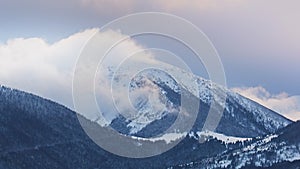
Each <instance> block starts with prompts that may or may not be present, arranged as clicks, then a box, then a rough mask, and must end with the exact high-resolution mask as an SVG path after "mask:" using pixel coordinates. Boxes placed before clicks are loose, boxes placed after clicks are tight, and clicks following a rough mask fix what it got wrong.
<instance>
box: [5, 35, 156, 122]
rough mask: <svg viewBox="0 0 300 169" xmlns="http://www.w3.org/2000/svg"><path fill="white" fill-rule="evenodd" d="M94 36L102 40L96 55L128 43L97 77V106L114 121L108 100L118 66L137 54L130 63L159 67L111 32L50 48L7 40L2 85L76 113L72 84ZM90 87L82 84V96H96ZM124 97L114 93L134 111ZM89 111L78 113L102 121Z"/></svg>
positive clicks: (105, 62) (141, 50) (140, 49)
mask: <svg viewBox="0 0 300 169" xmlns="http://www.w3.org/2000/svg"><path fill="white" fill-rule="evenodd" d="M94 35H96V36H97V38H99V40H100V41H99V42H100V44H97V45H94V46H96V51H89V52H91V53H92V54H96V55H97V52H99V50H100V51H106V50H108V48H106V47H111V46H110V45H111V44H113V43H114V42H115V41H116V40H119V39H125V40H123V41H122V42H120V43H119V44H118V45H117V46H115V47H113V48H112V49H111V51H110V52H109V53H108V54H107V57H106V59H104V60H102V61H103V62H102V63H103V67H102V69H101V68H99V70H98V72H97V76H95V77H96V82H97V83H96V84H98V85H96V96H97V98H98V100H97V101H98V104H99V106H100V108H101V111H102V112H103V115H104V116H105V118H106V120H107V121H110V120H112V119H113V118H114V117H115V115H116V113H117V112H116V109H115V108H114V107H115V105H114V103H113V102H111V100H110V99H109V98H111V95H112V93H111V90H110V88H111V85H112V84H111V80H112V76H111V73H112V72H115V71H116V70H117V68H118V67H117V66H118V65H119V64H120V63H119V62H120V61H122V60H124V59H125V58H126V57H128V56H131V55H132V54H134V53H135V52H137V51H138V54H135V55H134V57H130V62H133V63H135V62H137V63H136V64H139V63H145V64H151V65H153V64H154V63H156V60H155V58H154V57H153V56H152V54H151V53H150V52H146V51H144V48H143V47H142V46H140V45H138V44H137V43H136V42H135V41H134V40H132V39H130V38H129V37H128V36H126V35H123V34H121V33H119V32H115V31H112V30H109V31H106V32H100V31H99V30H98V29H88V30H85V31H83V32H79V33H76V34H74V35H71V36H69V37H68V38H65V39H62V40H59V41H57V42H55V43H53V44H49V43H47V42H46V41H45V40H43V39H41V38H28V39H24V38H16V39H11V40H8V41H7V42H6V43H5V44H0V60H1V62H0V84H1V85H4V86H8V87H12V88H16V89H19V90H23V91H27V92H30V93H33V94H36V95H39V96H42V97H44V98H49V99H51V100H53V101H56V102H58V103H61V104H63V105H65V106H67V107H69V108H71V109H74V106H73V99H72V81H73V76H74V75H73V73H74V70H75V65H76V61H77V58H78V57H79V55H80V53H81V50H82V49H83V47H84V45H85V44H86V42H87V41H88V40H89V39H90V38H91V37H92V36H94ZM97 42H98V41H97ZM91 61H92V62H87V65H84V66H86V67H87V68H89V67H91V64H93V65H97V64H98V63H94V62H93V60H91ZM111 71H112V72H111ZM90 73H91V72H90ZM92 73H94V72H92ZM127 73H128V72H127ZM132 73H133V72H132ZM91 75H94V74H91ZM87 85H89V86H90V85H91V84H84V83H83V84H80V86H82V87H80V93H83V94H87V93H91V92H92V93H93V94H94V90H93V88H89V87H87ZM92 85H93V84H92ZM140 93H141V94H143V93H144V92H143V91H141V92H140ZM124 94H125V93H124V92H115V95H114V97H115V98H116V102H119V105H121V107H122V109H124V110H126V109H130V108H131V107H128V106H131V105H129V104H127V103H128V102H126V101H124V100H126V98H128V96H127V95H124ZM124 98H125V99H124ZM83 104H84V106H85V107H89V105H90V104H91V103H83ZM89 110H90V112H79V113H84V115H85V116H86V117H87V118H90V119H92V120H95V119H97V118H99V114H98V109H96V110H95V109H94V108H91V109H89Z"/></svg>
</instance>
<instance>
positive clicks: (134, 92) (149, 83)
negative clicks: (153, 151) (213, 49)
mask: <svg viewBox="0 0 300 169" xmlns="http://www.w3.org/2000/svg"><path fill="white" fill-rule="evenodd" d="M164 68H165V69H164V70H165V71H162V70H157V69H146V70H144V71H142V72H141V73H139V74H137V75H135V77H133V78H132V80H131V82H130V86H129V93H130V95H131V96H133V97H131V98H130V101H131V103H132V105H133V107H134V108H135V110H136V112H137V113H135V114H134V116H133V117H132V118H130V119H128V118H125V117H122V118H120V116H116V118H115V119H114V120H112V122H111V125H113V126H115V127H116V128H115V129H117V130H118V131H123V130H124V129H123V128H127V129H125V130H126V131H125V130H124V132H123V133H124V134H129V135H135V136H141V137H145V136H144V135H145V133H146V131H147V132H148V133H149V132H155V133H160V132H162V131H160V130H161V129H160V128H156V129H155V128H154V129H151V130H150V129H149V128H150V127H152V128H153V126H156V127H157V126H160V127H162V126H161V125H165V124H161V125H155V123H159V122H161V121H162V119H166V118H169V117H171V119H170V120H169V121H173V122H174V118H175V119H176V116H177V115H178V113H179V110H180V107H181V105H180V96H181V90H182V89H183V90H186V91H187V92H190V93H191V94H192V95H193V96H194V98H191V99H198V100H199V101H200V102H201V105H200V110H199V114H200V115H201V116H203V117H201V118H200V119H197V120H196V125H195V128H194V130H195V132H198V131H199V132H200V131H201V128H202V126H203V123H204V121H205V118H206V116H207V113H208V109H209V107H210V105H211V102H212V100H215V102H216V103H217V104H219V105H223V104H224V103H223V102H222V101H221V100H222V99H221V97H222V95H224V94H225V95H226V96H227V99H226V103H225V110H224V114H223V117H222V120H221V122H220V125H219V127H218V128H217V130H216V132H217V133H221V134H225V135H228V136H235V137H246V138H249V137H256V136H259V135H264V134H268V133H272V132H275V131H277V130H278V129H280V128H282V127H285V126H287V125H288V124H290V123H291V121H290V120H288V119H286V118H284V117H283V116H281V115H279V114H277V113H275V112H274V111H272V110H270V109H268V108H266V107H264V106H262V105H260V104H258V103H256V102H254V101H251V100H249V99H247V98H245V97H243V96H241V95H239V94H237V93H235V92H233V91H231V90H229V89H227V88H225V87H223V86H220V85H218V84H216V83H214V82H212V81H210V80H206V79H203V78H201V77H198V76H196V75H194V74H192V73H191V72H188V71H186V70H183V69H180V68H177V67H174V66H170V65H167V64H166V65H164ZM122 72H126V70H122ZM112 73H113V72H112V70H110V74H112ZM126 76H127V75H126V73H123V74H122V78H125V79H126V78H129V77H126ZM128 76H129V75H128ZM115 78H116V79H121V78H119V77H115ZM166 121H168V120H165V122H166ZM167 125H168V126H170V125H171V123H170V122H167V123H166V126H164V127H163V128H164V129H166V128H168V126H167ZM238 126H240V127H238ZM239 129H240V131H239ZM155 130H156V131H155ZM127 131H128V132H127ZM159 131H160V132H159ZM247 132H248V133H247ZM141 133H142V134H141Z"/></svg>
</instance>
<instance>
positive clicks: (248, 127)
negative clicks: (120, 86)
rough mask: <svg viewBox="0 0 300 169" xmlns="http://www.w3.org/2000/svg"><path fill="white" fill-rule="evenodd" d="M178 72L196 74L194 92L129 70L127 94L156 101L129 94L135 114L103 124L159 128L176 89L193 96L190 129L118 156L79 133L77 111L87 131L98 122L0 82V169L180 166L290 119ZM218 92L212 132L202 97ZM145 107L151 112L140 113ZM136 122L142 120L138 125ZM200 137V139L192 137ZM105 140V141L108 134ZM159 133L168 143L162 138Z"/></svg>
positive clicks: (132, 129)
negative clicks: (195, 109) (141, 151)
mask: <svg viewBox="0 0 300 169" xmlns="http://www.w3.org/2000/svg"><path fill="white" fill-rule="evenodd" d="M182 78H183V79H181V81H186V82H190V81H191V80H193V81H196V82H197V85H198V87H199V92H200V93H199V94H197V93H195V91H197V90H195V89H193V88H191V86H189V85H188V84H184V86H183V87H181V88H180V87H179V86H178V84H176V82H175V81H174V80H172V77H170V76H169V75H167V74H165V73H162V72H156V71H153V70H151V71H149V72H145V73H144V74H141V76H136V77H135V79H134V80H133V81H132V82H131V88H130V90H131V91H132V93H133V94H134V92H135V91H139V90H141V91H144V90H143V89H145V88H147V89H149V90H151V91H152V92H154V95H153V96H155V97H154V98H155V99H156V100H151V98H150V99H149V98H147V97H143V95H142V96H141V97H135V96H136V95H133V100H135V101H136V102H133V105H134V106H135V107H137V108H138V110H140V111H139V112H142V113H140V114H136V116H134V118H132V119H131V120H128V119H126V118H125V117H122V116H121V115H119V116H116V117H115V118H114V119H113V120H112V121H111V122H110V124H109V125H110V126H111V127H113V128H114V129H116V130H118V131H120V132H121V133H123V134H125V135H129V136H132V137H133V138H139V139H145V140H147V139H148V137H152V136H153V135H157V134H159V133H161V132H162V131H165V130H166V129H167V128H168V127H169V126H170V125H171V124H172V122H174V120H176V117H177V116H178V112H177V111H178V109H179V108H180V107H181V100H180V99H181V97H180V96H181V95H183V94H187V95H188V96H189V97H188V98H189V99H190V100H188V101H189V102H190V103H196V102H200V108H199V114H201V115H198V116H197V119H196V121H195V124H194V125H193V127H192V129H191V131H188V132H186V133H180V132H179V133H174V134H179V135H181V136H182V137H184V139H183V140H182V141H181V142H180V143H179V144H178V145H176V146H175V147H174V148H172V149H171V150H169V151H167V152H165V153H163V154H160V155H158V156H154V157H149V158H142V159H130V158H125V157H120V156H117V155H114V154H111V153H109V152H107V151H105V150H103V149H102V148H100V147H99V146H98V145H96V144H95V143H94V142H93V141H92V140H91V139H90V138H89V137H88V135H87V134H86V133H85V132H84V130H83V129H82V127H81V125H80V123H79V121H78V118H79V119H80V120H81V122H82V121H84V123H85V124H86V125H87V126H89V127H90V128H91V129H92V130H94V131H99V130H101V129H102V128H103V126H102V125H99V121H92V120H90V119H87V118H85V117H84V116H81V115H79V114H76V113H75V112H73V111H71V110H69V109H67V108H66V107H64V106H61V105H59V104H57V103H54V102H52V101H50V100H47V99H43V98H41V97H38V96H35V95H32V94H29V93H25V92H22V91H18V90H15V89H10V88H7V87H3V86H1V88H0V136H1V139H0V169H2V168H5V169H10V168H13V169H15V168H33V169H34V168H51V169H52V168H64V169H67V168H72V169H76V168H168V167H175V168H176V167H180V168H185V164H189V163H191V162H196V161H197V162H201V160H205V159H207V158H212V157H216V156H220V155H223V154H226V152H229V151H233V150H238V149H242V148H244V147H245V146H247V145H251V144H254V141H253V140H255V139H253V138H255V137H256V138H258V137H263V136H264V135H271V134H272V133H276V132H277V131H283V128H284V127H286V126H287V125H288V124H290V123H292V122H291V121H289V120H288V119H286V118H284V117H282V116H281V115H279V114H277V113H276V112H273V111H271V110H269V109H267V108H265V107H263V106H261V105H259V104H258V103H255V102H253V101H251V100H249V99H247V98H244V97H242V96H240V95H238V94H236V93H234V92H231V91H230V90H228V89H225V88H224V87H221V86H219V85H216V84H214V83H213V82H211V81H208V80H205V79H202V78H200V77H197V76H194V75H191V74H186V76H182ZM155 92H158V94H157V93H155ZM220 92H222V93H226V95H227V99H226V104H225V110H224V114H223V116H222V119H221V121H220V123H219V125H218V127H217V129H216V130H215V131H206V130H202V128H203V125H204V122H205V120H206V117H207V115H208V110H209V108H210V103H211V101H212V99H216V98H214V97H212V96H213V95H214V94H218V93H220ZM137 93H138V94H140V92H137ZM138 96H139V95H138ZM217 99H218V98H217ZM158 101H159V102H158ZM153 103H155V104H158V105H160V106H159V108H158V109H156V108H153V107H151V104H153ZM190 106H193V105H190ZM151 110H155V111H154V112H151ZM161 110H162V111H161ZM147 112H148V113H150V115H151V113H152V115H151V116H150V115H149V114H148V115H145V114H147ZM153 115H154V116H153ZM133 119H134V120H135V121H134V120H133ZM136 122H143V125H141V124H138V123H136ZM104 127H105V126H104ZM281 129H282V130H281ZM200 138H204V140H205V141H204V142H203V143H200V142H199V140H200ZM106 139H107V141H108V142H109V141H110V140H109V137H107V138H106ZM149 139H150V141H153V140H151V138H149ZM162 139H164V141H165V142H168V140H167V138H166V137H162ZM168 139H169V140H170V138H168ZM172 139H174V138H171V140H172ZM175 139H176V138H175ZM120 148H122V147H120ZM205 164H206V163H205ZM207 165H210V164H209V163H207Z"/></svg>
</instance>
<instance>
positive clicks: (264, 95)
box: [233, 86, 300, 121]
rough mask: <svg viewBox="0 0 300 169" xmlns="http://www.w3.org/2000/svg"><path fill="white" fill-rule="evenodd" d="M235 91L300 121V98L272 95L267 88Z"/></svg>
mask: <svg viewBox="0 0 300 169" xmlns="http://www.w3.org/2000/svg"><path fill="white" fill-rule="evenodd" d="M233 91H235V92H237V93H239V94H241V95H243V96H245V97H248V98H249V99H251V100H254V101H256V102H258V103H260V104H262V105H264V106H266V107H268V108H270V109H272V110H274V111H276V112H278V113H280V114H282V115H283V116H285V117H287V118H289V119H291V120H294V121H296V120H299V119H300V96H290V95H288V94H287V93H284V92H283V93H279V94H271V93H270V92H268V91H267V90H266V89H265V88H263V87H261V86H258V87H244V88H233Z"/></svg>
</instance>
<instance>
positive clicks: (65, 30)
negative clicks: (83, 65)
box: [0, 0, 300, 119]
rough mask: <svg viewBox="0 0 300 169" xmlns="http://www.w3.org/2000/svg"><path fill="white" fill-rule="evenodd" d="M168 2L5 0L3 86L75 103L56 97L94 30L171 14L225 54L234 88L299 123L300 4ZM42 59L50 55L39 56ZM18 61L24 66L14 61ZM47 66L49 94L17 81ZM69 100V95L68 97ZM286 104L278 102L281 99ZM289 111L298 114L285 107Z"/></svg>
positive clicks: (0, 46)
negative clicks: (135, 16)
mask: <svg viewBox="0 0 300 169" xmlns="http://www.w3.org/2000/svg"><path fill="white" fill-rule="evenodd" d="M170 2H171V1H159V0H145V1H138V0H124V1H116V0H64V1H58V0H53V1H39V0H24V1H17V0H1V1H0V16H1V17H0V58H1V60H2V61H1V62H0V65H1V67H0V84H4V85H10V86H11V87H16V88H20V89H23V90H26V91H30V92H33V93H36V94H40V95H44V96H45V97H49V98H51V99H54V100H57V101H59V102H61V103H63V104H65V105H68V106H69V107H71V103H70V102H69V101H65V100H67V99H63V98H62V96H60V95H56V94H55V93H60V92H59V90H63V89H66V90H69V89H68V88H69V86H68V85H69V84H68V85H66V84H65V83H64V82H63V81H64V79H68V78H71V77H70V76H71V75H70V74H69V73H70V72H71V71H70V72H68V73H64V72H66V71H65V70H72V66H73V65H74V58H73V59H70V58H72V56H75V55H76V56H77V55H78V53H76V52H78V51H73V50H72V48H75V47H76V48H80V47H81V46H82V45H83V44H84V42H85V41H86V40H87V39H88V37H89V36H90V35H91V32H93V29H92V28H99V27H101V26H103V25H104V24H106V23H107V22H109V21H111V20H113V19H116V18H118V17H121V16H124V15H127V14H131V13H135V12H146V11H156V12H167V13H171V14H175V15H178V16H180V17H183V18H185V19H187V20H189V21H191V22H192V23H194V24H195V25H196V26H198V27H199V28H200V29H201V30H202V31H203V32H204V33H205V34H206V35H207V36H208V37H209V38H210V40H211V41H212V43H213V44H214V46H215V47H216V49H217V51H218V53H219V55H220V57H221V60H222V62H223V65H224V68H225V73H226V78H227V84H228V86H229V87H230V88H234V89H235V90H236V91H238V92H240V93H242V94H243V95H245V96H248V97H250V98H252V99H254V100H255V99H257V98H261V97H260V96H261V94H262V93H263V94H264V95H263V96H264V98H263V99H260V100H259V99H257V100H256V101H258V102H260V103H262V104H264V105H266V106H268V107H270V108H273V109H276V110H277V111H280V112H281V113H283V114H284V113H288V114H289V115H287V116H288V117H289V118H292V119H300V113H299V112H300V108H299V107H300V106H299V105H298V101H296V100H299V99H290V98H295V97H298V95H300V90H299V88H298V87H299V86H300V78H299V75H300V67H299V63H300V46H299V44H300V31H299V30H300V10H299V6H300V1H297V0H289V1H279V0H278V1H277V0H265V1H261V0H224V1H218V0H191V1H184V0H177V1H176V0H175V1H172V3H170ZM74 46H75V47H74ZM25 51H26V52H27V54H28V56H27V57H29V58H30V59H31V63H29V62H30V60H28V58H26V56H25V55H22V56H19V54H18V53H19V52H25ZM49 51H51V52H50V53H49ZM43 54H45V55H46V54H48V55H47V56H41V55H43ZM29 55H30V56H29ZM50 55H51V56H52V55H53V56H55V57H50ZM17 56H18V57H19V59H18V60H19V61H20V62H16V60H15V58H18V57H17ZM48 57H50V58H51V59H49V58H48ZM53 58H55V59H53ZM22 59H24V60H27V61H26V62H24V61H22ZM49 60H50V61H49ZM66 62H69V63H66ZM16 63H18V64H16ZM33 63H35V64H36V63H43V64H45V65H47V66H46V67H42V66H35V67H34V69H33V68H32V65H31V64H33ZM20 65H22V66H20ZM18 66H19V68H17V67H18ZM41 69H43V71H46V72H51V73H50V75H49V77H50V78H48V79H47V80H49V81H51V80H54V79H55V81H56V82H58V83H54V82H53V84H52V83H51V84H52V87H47V89H44V88H46V87H45V84H42V83H41V84H39V83H37V84H35V85H38V84H39V86H44V87H37V86H34V85H33V84H31V83H30V80H28V79H27V80H24V76H23V78H21V77H19V76H18V75H20V74H21V72H23V73H24V72H25V73H24V74H26V71H24V70H27V71H28V72H27V73H28V74H30V73H33V72H41V71H40V70H41ZM44 69H45V70H44ZM8 71H10V72H8ZM61 74H64V76H60V75H61ZM28 76H29V75H28ZM17 77H18V78H19V80H18V79H17ZM33 78H35V79H34V80H38V79H43V80H44V81H45V77H43V76H42V75H38V74H36V75H34V77H33ZM20 79H23V80H20ZM50 79H51V80H50ZM57 79H59V80H57ZM24 84H25V85H24ZM30 85H31V86H30ZM24 86H25V87H24ZM62 86H64V87H63V88H61V87H62ZM49 88H50V89H51V90H49ZM58 88H60V89H58ZM253 89H255V90H253ZM46 90H49V91H48V92H46ZM54 91H56V92H54ZM266 93H267V94H266ZM283 93H284V94H283ZM279 96H280V97H279ZM63 97H68V98H69V97H70V93H68V94H65V95H64V96H63ZM278 98H280V99H282V98H286V99H285V101H286V104H284V105H281V106H279V107H278V104H277V107H276V106H274V103H276V101H271V102H270V100H269V99H278ZM280 99H279V102H280V101H282V100H280ZM268 100H269V101H268ZM287 100H289V102H288V101H287ZM292 105H294V106H292ZM289 107H293V110H290V109H289V110H287V109H288V108H289ZM297 112H298V113H297Z"/></svg>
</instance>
